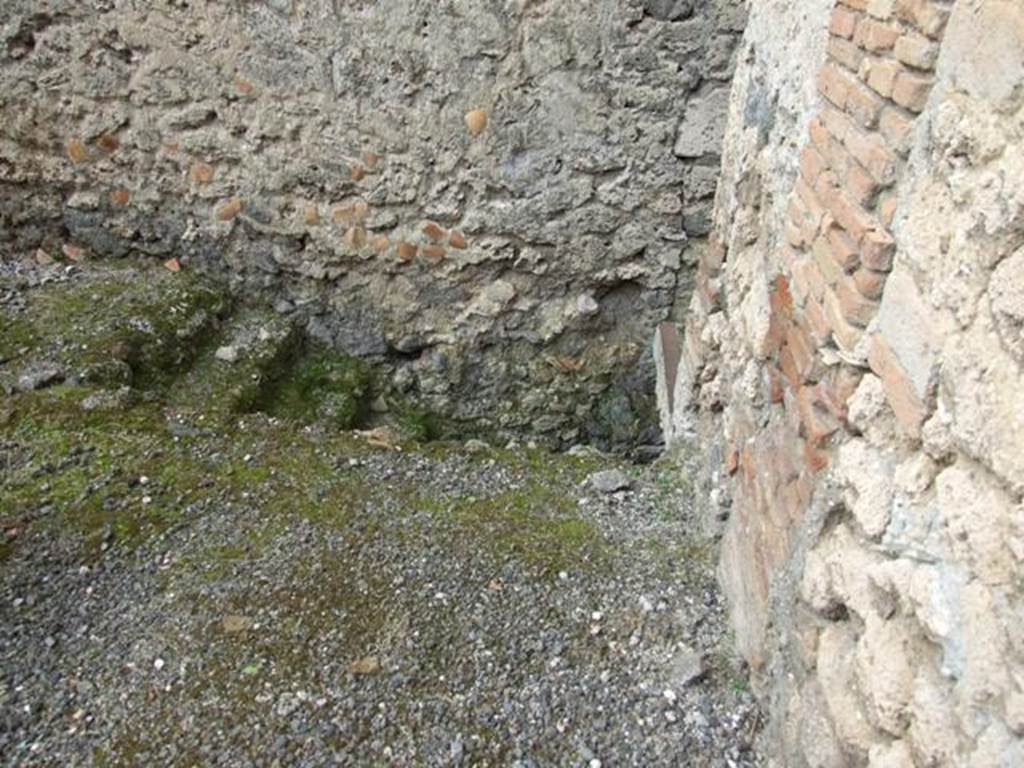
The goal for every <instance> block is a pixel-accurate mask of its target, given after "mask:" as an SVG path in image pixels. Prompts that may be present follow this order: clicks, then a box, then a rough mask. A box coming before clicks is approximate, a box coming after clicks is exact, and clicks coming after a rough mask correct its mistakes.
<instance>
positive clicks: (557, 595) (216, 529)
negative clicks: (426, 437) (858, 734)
mask: <svg viewBox="0 0 1024 768" xmlns="http://www.w3.org/2000/svg"><path fill="white" fill-rule="evenodd" d="M15 293H16V292H15ZM9 295H14V293H12V294H9ZM87 396H91V397H93V398H95V393H92V394H91V395H89V393H87V392H84V391H81V390H79V389H76V388H75V387H70V386H53V387H49V388H47V389H43V390H40V391H33V392H30V393H21V394H11V395H9V396H8V397H7V398H6V399H5V400H0V469H2V474H0V526H2V527H3V531H2V536H3V540H2V542H0V545H2V549H0V762H2V763H3V764H5V765H54V766H76V765H101V766H102V765H125V766H134V765H148V766H152V765H160V766H163V765H182V766H207V765H209V766H252V765H258V766H294V765H301V766H335V765H340V766H348V765H352V766H363V765H368V766H376V765H382V766H383V765H388V766H442V765H443V766H448V765H453V766H454V765H464V766H524V767H525V766H755V765H759V764H760V761H759V758H758V756H757V754H756V751H755V749H754V747H753V744H754V743H755V741H756V737H757V730H758V727H759V723H760V715H759V712H758V709H757V706H756V704H755V701H754V699H753V697H752V696H751V694H750V693H749V692H747V691H746V689H745V684H744V679H743V677H742V675H741V674H740V672H739V671H738V670H737V668H736V666H735V662H734V661H733V657H732V653H731V650H730V639H729V637H728V633H727V630H726V620H725V616H724V606H723V602H722V598H721V595H720V593H719V590H718V588H717V585H716V582H715V577H714V552H713V545H711V544H709V543H707V542H703V541H701V540H699V539H698V538H696V537H695V536H694V535H693V533H692V532H693V531H694V530H695V529H696V528H697V526H696V524H695V522H694V520H693V519H692V511H691V510H692V498H691V493H692V492H691V491H690V489H689V488H688V487H687V485H686V483H685V482H684V481H683V480H682V479H681V478H682V477H683V476H682V475H681V474H680V472H679V470H678V469H677V468H676V467H674V466H673V465H672V464H671V463H669V462H667V461H660V462H656V463H655V464H652V465H647V466H644V467H639V466H632V465H626V464H623V463H621V462H619V461H617V460H615V459H613V458H610V457H605V456H601V455H598V454H594V453H589V452H586V451H581V452H578V453H577V455H565V454H563V455H557V454H550V453H547V452H545V451H543V450H540V449H534V448H527V447H516V446H513V447H507V448H500V449H498V448H491V447H487V446H484V445H482V444H478V443H475V442H472V443H469V444H458V443H451V444H448V443H444V444H438V443H434V444H425V445H418V444H413V443H408V442H401V443H400V442H398V441H397V440H391V439H389V438H388V437H387V436H386V435H385V436H384V437H383V438H382V437H381V435H380V434H370V435H359V434H356V433H339V432H337V431H331V430H328V429H326V428H324V427H320V426H313V427H301V426H298V425H289V424H288V423H285V422H282V421H280V420H277V419H273V418H270V417H268V416H266V415H263V414H259V413H256V414H250V415H246V416H240V417H238V418H237V420H234V421H231V422H230V423H226V424H220V425H218V426H215V427H212V426H209V423H208V422H204V420H203V418H202V413H201V412H197V411H191V412H188V413H184V412H182V411H180V410H178V409H175V408H171V407H169V406H168V405H167V403H166V402H163V401H154V400H151V399H147V398H141V400H140V401H139V402H134V404H130V405H126V404H123V403H122V404H117V405H116V406H112V407H111V410H109V412H108V411H103V410H100V411H96V410H92V406H90V407H89V409H87V410H83V409H82V408H80V407H79V406H80V403H81V401H83V400H85V399H86V398H87ZM199 410H200V411H201V409H199ZM83 414H84V415H83ZM606 471H611V472H613V473H621V474H618V475H616V474H612V475H608V474H604V475H600V474H598V475H596V476H595V473H600V472H606ZM627 485H628V487H619V486H627ZM615 488H619V489H618V490H615Z"/></svg>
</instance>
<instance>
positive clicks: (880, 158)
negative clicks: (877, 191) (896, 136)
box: [846, 131, 897, 186]
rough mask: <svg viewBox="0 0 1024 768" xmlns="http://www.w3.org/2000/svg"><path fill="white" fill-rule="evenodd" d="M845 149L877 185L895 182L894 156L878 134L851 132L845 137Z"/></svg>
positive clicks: (895, 164) (895, 163)
mask: <svg viewBox="0 0 1024 768" xmlns="http://www.w3.org/2000/svg"><path fill="white" fill-rule="evenodd" d="M846 148H847V149H849V150H850V154H851V155H853V157H854V159H855V160H856V161H857V162H858V163H860V164H861V165H862V166H864V168H865V169H866V170H867V172H868V173H870V174H871V176H872V177H873V178H874V179H875V181H877V182H878V183H879V184H881V185H883V186H888V185H889V184H892V183H893V181H895V180H896V168H897V158H896V154H895V153H894V152H893V151H892V150H891V149H889V147H888V145H887V144H886V143H885V140H884V139H882V138H881V137H880V136H879V135H878V134H876V133H862V132H861V131H851V132H850V133H848V134H847V136H846Z"/></svg>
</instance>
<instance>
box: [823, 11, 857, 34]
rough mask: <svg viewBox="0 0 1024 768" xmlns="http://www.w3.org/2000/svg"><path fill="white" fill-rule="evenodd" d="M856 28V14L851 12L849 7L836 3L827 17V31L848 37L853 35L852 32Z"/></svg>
mask: <svg viewBox="0 0 1024 768" xmlns="http://www.w3.org/2000/svg"><path fill="white" fill-rule="evenodd" d="M856 29H857V14H856V13H853V12H852V11H851V10H850V9H849V8H844V7H843V6H841V5H837V6H836V7H835V8H834V9H833V10H832V18H831V19H829V23H828V31H829V32H831V33H832V34H833V35H838V36H839V37H845V38H847V39H849V38H851V37H853V33H854V31H856Z"/></svg>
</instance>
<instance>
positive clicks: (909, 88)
mask: <svg viewBox="0 0 1024 768" xmlns="http://www.w3.org/2000/svg"><path fill="white" fill-rule="evenodd" d="M792 12H793V11H792V8H791V7H789V6H784V5H780V4H775V3H765V4H762V5H761V10H760V11H754V12H753V13H752V15H751V25H750V27H749V28H748V38H750V39H748V42H747V45H746V47H745V50H744V54H743V55H741V60H742V61H744V65H743V67H742V68H741V70H740V71H739V72H738V74H737V82H736V83H735V84H734V91H733V101H734V104H733V112H732V116H731V120H730V127H729V130H728V131H727V134H726V150H725V155H724V157H725V160H724V169H723V181H722V183H721V184H720V186H719V190H718V196H717V205H716V218H715V229H714V233H713V236H712V238H711V240H710V243H709V247H708V250H707V252H706V253H705V254H704V256H703V257H702V259H701V261H700V264H699V269H698V277H697V283H696V294H695V296H694V300H693V302H692V303H691V306H690V310H689V313H688V316H687V320H686V325H685V329H684V336H683V340H682V342H681V344H680V363H679V368H678V372H677V375H676V376H675V377H674V381H675V382H676V389H675V391H674V393H673V398H672V404H673V405H674V407H675V411H674V412H673V413H672V414H671V417H670V418H668V419H665V426H666V433H667V436H668V438H669V439H670V441H674V442H685V441H687V440H693V442H694V443H695V445H696V448H697V453H698V455H700V456H703V457H704V459H705V468H704V475H703V482H704V485H703V486H702V490H704V491H706V492H705V493H702V494H699V497H700V498H699V501H703V502H704V503H706V504H707V506H708V507H709V513H710V515H709V516H710V517H711V518H715V519H718V518H721V517H727V518H728V519H727V522H726V524H725V525H724V526H723V530H722V535H723V537H722V552H721V566H720V575H721V579H722V582H723V585H724V588H725V591H726V592H727V594H728V596H729V599H730V602H731V607H732V617H733V623H734V627H735V629H736V636H737V641H738V646H739V650H740V652H741V654H742V655H743V657H744V658H745V659H746V661H747V662H748V663H749V664H750V667H751V670H752V673H753V675H752V679H753V681H754V683H755V687H756V689H757V690H758V691H759V692H760V693H761V694H762V695H763V696H764V697H765V698H766V699H768V700H769V711H770V712H771V713H772V720H773V724H772V727H771V728H770V733H771V738H772V742H773V745H774V749H775V751H776V753H777V754H779V755H780V756H781V758H782V760H783V763H782V764H785V765H787V766H790V765H792V766H801V765H815V766H818V765H829V766H832V765H835V766H841V765H868V764H869V765H872V766H875V765H879V766H909V765H921V766H926V765H977V766H982V765H1015V764H1021V763H1022V762H1024V745H1022V744H1024V742H1022V741H1021V736H1024V672H1022V670H1024V633H1022V632H1020V631H1018V630H1016V629H1015V627H1016V626H1017V625H1018V624H1019V623H1020V622H1019V617H1020V616H1021V615H1024V598H1022V591H1024V590H1022V588H1021V584H1020V579H1019V574H1020V573H1021V572H1022V570H1024V506H1022V498H1024V459H1020V458H1018V457H1020V456H1024V416H1022V414H1024V387H1022V386H1021V382H1022V381H1024V351H1022V350H1024V332H1022V331H1021V330H1020V328H1021V327H1022V325H1024V309H1012V308H1011V306H1017V305H1016V304H1015V303H1014V302H1016V301H1018V300H1021V301H1024V299H1020V297H1022V296H1024V273H1018V272H1016V271H1014V270H1016V269H1017V266H1015V265H1024V192H1018V191H1017V189H1018V187H1019V183H1018V182H1013V181H1011V179H1014V178H1020V175H1021V173H1024V87H1022V86H1021V83H1022V82H1024V6H1022V5H1021V4H1020V3H1017V2H1010V1H1009V0H987V1H986V0H957V2H952V1H951V0H950V1H944V0H838V1H837V2H835V3H834V4H832V5H831V7H830V8H829V9H828V13H827V18H825V17H824V16H823V17H821V18H817V19H816V21H817V22H818V23H819V24H820V26H819V27H818V29H819V32H820V33H821V35H822V37H823V38H824V42H823V45H822V47H821V49H820V50H819V49H817V48H814V49H811V48H810V47H808V45H807V43H806V40H804V48H801V47H800V45H798V44H795V43H792V42H790V38H789V37H788V34H789V33H791V32H792V29H791V28H789V29H787V28H786V23H787V22H789V21H791V16H790V14H792ZM762 16H766V17H767V19H765V18H761V17H762ZM775 18H777V19H779V24H777V25H775V27H774V30H773V24H772V23H771V21H772V20H773V19H775ZM758 31H760V33H761V35H762V37H751V35H756V34H757V33H758ZM773 31H774V35H773V34H772V33H773ZM780 39H786V40H787V50H789V51H790V52H791V55H792V56H793V57H796V58H798V59H800V58H803V59H805V60H806V61H807V62H809V64H808V65H806V66H805V70H806V71H805V72H803V73H799V72H796V71H795V70H794V69H789V70H785V69H783V68H781V67H780V66H779V65H778V62H777V61H770V62H769V63H768V64H767V65H761V66H759V65H758V61H759V60H760V59H763V58H764V57H771V56H772V55H773V54H772V52H773V49H774V47H775V46H777V45H779V40H780ZM772 78H775V79H776V80H775V82H774V91H773V92H772V93H773V97H772V98H773V99H775V98H777V95H778V94H780V93H784V92H786V91H787V89H788V90H789V91H800V90H801V89H802V88H803V87H804V85H805V83H806V86H807V89H808V93H809V94H810V93H811V88H812V87H813V94H812V95H808V97H807V101H808V103H809V104H813V105H814V106H813V108H812V109H808V110H806V111H805V112H804V113H803V114H804V115H805V116H806V117H805V119H804V120H803V122H802V123H800V124H799V125H798V126H789V128H790V129H791V130H790V133H789V136H788V140H787V137H786V136H785V135H780V134H784V133H785V130H786V128H787V126H783V128H781V129H780V128H779V127H778V124H779V123H780V122H781V121H783V120H784V119H785V117H786V113H787V109H783V108H781V107H775V108H774V111H773V112H771V114H770V116H769V118H767V119H762V120H760V122H758V123H757V124H756V127H758V128H760V129H763V130H762V131H761V133H760V134H757V133H755V132H754V131H753V130H751V129H752V128H753V127H755V121H754V120H753V119H752V116H756V115H757V111H758V109H760V104H762V103H763V102H764V101H766V100H765V99H759V97H758V94H757V92H756V90H757V88H760V89H761V92H764V91H766V90H770V89H768V88H767V87H766V86H764V85H763V84H762V83H763V82H764V81H767V82H768V83H769V84H772ZM752 84H753V85H752ZM768 101H769V103H771V100H768ZM788 106H789V107H791V105H788ZM769 109H772V108H771V107H770V108H769ZM1010 297H1017V298H1016V299H1011V298H1010ZM1020 306H1021V307H1024V303H1022V304H1021V305H1020ZM1000 307H1002V308H1000ZM1011 316H1012V317H1013V318H1015V319H1013V320H1012V321H1011V320H1010V319H1009V318H1010V317H1011ZM1011 329H1012V330H1011ZM666 380H669V378H668V377H666ZM662 399H663V400H667V398H666V397H664V396H663V397H662ZM715 500H718V501H720V502H721V503H719V504H716V503H715ZM1014 574H1015V575H1014ZM983 616H984V617H985V618H984V619H983V618H981V617H983ZM982 638H985V639H984V640H982Z"/></svg>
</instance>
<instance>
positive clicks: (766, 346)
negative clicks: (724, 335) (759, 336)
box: [761, 275, 793, 356]
mask: <svg viewBox="0 0 1024 768" xmlns="http://www.w3.org/2000/svg"><path fill="white" fill-rule="evenodd" d="M768 300H769V305H770V307H771V314H770V315H769V320H768V334H767V336H766V337H765V339H764V343H763V345H762V347H761V353H762V354H763V355H765V356H770V355H772V354H774V353H775V352H777V351H778V349H779V347H781V346H782V342H783V340H784V339H785V336H786V330H787V329H788V328H789V324H790V319H791V318H792V316H793V296H792V294H791V293H790V291H789V281H787V280H786V278H785V277H783V276H781V275H780V276H779V277H777V278H775V284H774V287H773V289H772V291H771V293H770V294H769V299H768Z"/></svg>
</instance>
